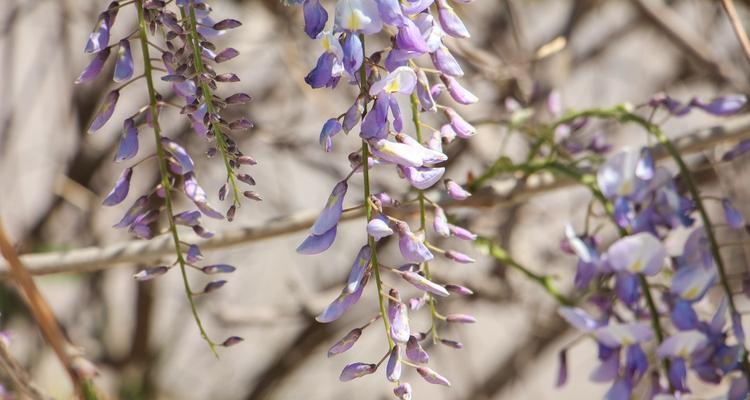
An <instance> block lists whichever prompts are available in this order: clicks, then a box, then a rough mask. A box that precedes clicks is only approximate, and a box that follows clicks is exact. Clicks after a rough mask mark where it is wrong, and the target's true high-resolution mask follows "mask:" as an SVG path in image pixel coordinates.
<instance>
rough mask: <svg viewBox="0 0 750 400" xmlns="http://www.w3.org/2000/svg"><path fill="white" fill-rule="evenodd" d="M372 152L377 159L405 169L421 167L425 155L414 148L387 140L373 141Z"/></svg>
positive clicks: (371, 144) (371, 142)
mask: <svg viewBox="0 0 750 400" xmlns="http://www.w3.org/2000/svg"><path fill="white" fill-rule="evenodd" d="M369 143H370V150H371V151H372V154H373V155H374V156H375V157H378V158H380V159H381V160H384V161H388V162H391V163H394V164H398V165H402V166H405V167H421V166H422V163H423V159H424V157H423V154H422V153H421V152H420V151H419V150H418V149H415V148H414V147H413V146H409V145H407V144H403V143H398V142H391V141H388V140H385V139H381V140H377V141H374V140H371V141H370V142H369Z"/></svg>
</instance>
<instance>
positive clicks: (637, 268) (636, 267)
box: [628, 260, 643, 273]
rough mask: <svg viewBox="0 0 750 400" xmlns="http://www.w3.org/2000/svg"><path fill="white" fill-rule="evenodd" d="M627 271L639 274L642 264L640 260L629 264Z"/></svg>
mask: <svg viewBox="0 0 750 400" xmlns="http://www.w3.org/2000/svg"><path fill="white" fill-rule="evenodd" d="M628 269H629V270H630V271H632V272H636V273H638V272H641V270H643V263H642V262H641V260H636V262H634V263H632V264H630V268H628Z"/></svg>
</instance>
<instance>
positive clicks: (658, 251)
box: [607, 232, 667, 276]
mask: <svg viewBox="0 0 750 400" xmlns="http://www.w3.org/2000/svg"><path fill="white" fill-rule="evenodd" d="M666 257H667V251H666V250H665V249H664V246H663V245H662V244H661V242H660V241H659V239H657V238H656V237H655V236H654V235H652V234H650V233H647V232H641V233H637V234H635V235H631V236H626V237H624V238H622V239H619V240H618V241H616V242H615V243H613V244H612V246H610V247H609V250H607V259H608V261H609V264H610V265H611V266H612V268H613V269H614V270H615V271H628V272H631V273H636V274H640V273H642V274H644V275H648V276H653V275H655V274H657V273H658V272H659V271H660V270H661V268H662V266H663V265H664V262H665V259H666Z"/></svg>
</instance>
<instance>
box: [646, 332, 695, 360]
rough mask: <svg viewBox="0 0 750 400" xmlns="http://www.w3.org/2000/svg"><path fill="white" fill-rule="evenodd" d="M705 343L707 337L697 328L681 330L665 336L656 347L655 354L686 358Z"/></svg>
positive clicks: (663, 356) (662, 356)
mask: <svg viewBox="0 0 750 400" xmlns="http://www.w3.org/2000/svg"><path fill="white" fill-rule="evenodd" d="M706 345H708V338H707V337H706V335H705V334H704V333H703V332H700V331H697V330H689V331H682V332H677V333H675V334H674V335H672V336H670V337H668V338H666V339H665V340H664V341H663V342H662V343H661V344H660V345H659V347H658V348H657V349H656V355H658V356H659V357H660V358H666V357H679V358H684V359H687V358H690V356H692V355H693V354H694V353H695V352H697V351H699V350H701V349H703V348H704V347H705V346H706Z"/></svg>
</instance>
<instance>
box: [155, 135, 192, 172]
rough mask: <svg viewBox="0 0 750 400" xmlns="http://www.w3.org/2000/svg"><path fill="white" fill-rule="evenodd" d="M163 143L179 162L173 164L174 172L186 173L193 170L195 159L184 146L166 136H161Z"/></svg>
mask: <svg viewBox="0 0 750 400" xmlns="http://www.w3.org/2000/svg"><path fill="white" fill-rule="evenodd" d="M161 145H162V147H163V148H164V150H165V151H167V152H168V153H169V154H170V155H171V156H172V157H173V158H174V160H176V161H177V164H173V165H172V168H171V170H172V172H174V173H175V174H178V175H185V174H187V173H188V172H191V171H192V170H193V159H192V158H190V155H189V154H188V152H187V150H185V148H184V147H182V146H180V145H179V144H177V143H176V142H175V141H173V140H171V139H169V138H166V137H162V138H161Z"/></svg>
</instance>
